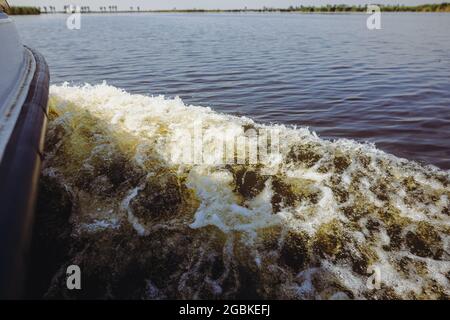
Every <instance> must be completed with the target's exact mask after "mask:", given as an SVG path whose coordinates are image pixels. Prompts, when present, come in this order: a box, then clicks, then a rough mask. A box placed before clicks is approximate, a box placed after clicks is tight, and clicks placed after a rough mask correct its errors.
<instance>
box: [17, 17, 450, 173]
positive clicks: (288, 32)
mask: <svg viewBox="0 0 450 320" xmlns="http://www.w3.org/2000/svg"><path fill="white" fill-rule="evenodd" d="M366 18H367V16H366V15H359V14H356V15H299V14H235V15H233V14H140V15H137V14H135V15H128V14H120V15H86V16H83V17H82V27H81V30H79V31H70V30H67V29H66V28H65V16H63V15H42V16H39V17H15V19H16V21H17V25H18V27H19V31H20V33H21V35H22V37H23V40H24V42H25V43H27V44H28V45H31V46H34V47H36V48H37V49H38V50H40V51H41V52H42V53H43V54H44V55H45V56H46V58H47V60H48V62H49V65H50V68H51V75H52V82H53V83H61V82H64V81H72V82H74V83H85V82H87V83H99V82H101V81H102V80H107V82H108V83H109V84H112V85H114V86H116V87H120V88H124V89H126V90H127V91H129V92H132V93H145V94H153V95H158V94H164V95H167V96H169V97H173V96H180V97H181V98H182V99H183V100H184V101H185V102H186V103H192V104H196V105H202V106H211V107H212V108H214V109H215V110H219V111H224V112H227V113H234V114H245V115H248V116H250V117H251V118H253V119H255V120H256V121H260V122H279V123H284V124H295V125H300V126H310V127H311V128H312V129H313V130H315V131H317V132H318V133H320V134H321V136H323V137H329V138H337V137H346V138H352V139H356V140H360V141H370V142H375V143H376V144H377V146H378V147H380V148H381V149H383V150H386V151H388V152H391V153H393V154H395V155H398V156H402V157H406V158H408V159H415V160H419V161H423V162H425V163H432V164H435V165H437V166H439V167H441V168H450V144H449V143H448V142H449V141H450V112H449V103H450V80H449V79H450V34H449V33H448V32H447V31H448V30H449V29H450V15H448V14H384V15H383V16H382V28H383V29H382V30H378V31H369V30H367V29H366Z"/></svg>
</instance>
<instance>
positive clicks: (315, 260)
mask: <svg viewBox="0 0 450 320" xmlns="http://www.w3.org/2000/svg"><path fill="white" fill-rule="evenodd" d="M49 107H50V111H49V112H50V116H49V124H48V133H47V138H46V154H45V162H44V168H43V173H42V178H41V195H40V199H39V210H40V211H41V213H39V215H41V216H42V215H47V216H48V217H50V218H47V220H52V222H51V223H50V224H51V225H52V226H53V228H56V226H57V228H58V231H55V230H53V231H51V232H50V234H53V239H54V243H64V246H62V247H61V245H58V244H55V245H56V246H57V248H56V249H54V250H56V251H54V252H58V250H59V252H60V254H59V258H58V259H54V260H55V261H57V263H58V266H57V268H56V270H55V274H54V275H52V281H51V283H50V285H49V287H48V288H46V293H45V296H46V297H49V298H52V297H66V298H77V297H80V295H82V297H85V298H86V297H88V298H143V299H166V298H172V299H182V298H194V299H205V298H213V299H216V298H218V299H227V298H230V299H232V298H270V299H366V298H367V299H383V298H384V299H395V298H400V299H409V298H417V299H436V298H443V299H449V297H450V216H449V215H450V210H449V206H450V173H449V172H448V171H447V172H445V171H441V170H439V169H437V168H435V167H431V166H430V167H424V166H421V165H419V164H416V163H414V162H410V161H407V160H404V159H399V158H396V157H394V156H392V155H389V154H386V153H384V152H382V151H380V150H378V149H376V148H375V147H374V146H373V145H367V144H358V143H356V142H354V141H351V140H344V139H339V140H336V141H327V140H324V139H321V138H319V137H317V136H316V135H315V134H314V133H312V132H310V131H309V130H308V129H306V128H294V127H285V126H282V125H272V126H267V125H260V124H257V123H254V122H253V121H252V120H251V119H248V118H244V117H233V116H229V115H225V114H220V113H217V112H215V111H212V110H211V109H209V108H205V107H197V106H187V105H185V104H184V103H183V102H182V101H181V100H180V99H165V98H164V97H148V96H143V95H132V94H128V93H126V92H124V91H122V90H120V89H117V88H115V87H112V86H108V85H106V84H102V85H97V86H90V85H86V86H83V87H74V86H69V85H61V86H52V87H51V96H50V102H49ZM198 123H201V126H202V127H201V130H202V132H203V136H202V138H201V140H200V141H197V143H200V144H201V145H202V148H203V149H202V150H203V152H205V150H210V149H211V144H212V141H213V140H214V139H213V138H214V137H219V136H220V137H222V138H223V139H224V140H235V139H239V137H242V136H245V135H246V132H247V129H249V128H252V129H253V130H256V131H257V132H258V131H259V130H264V129H268V128H271V129H276V130H277V133H278V134H279V136H278V138H279V139H278V140H272V141H271V144H272V145H271V147H274V144H276V143H279V144H283V146H282V148H281V147H280V148H273V149H274V150H278V151H277V152H273V153H272V154H270V157H268V159H267V161H265V162H264V163H257V164H250V163H248V162H245V161H244V162H243V163H240V164H239V163H226V164H217V163H211V164H207V163H201V164H186V163H177V162H173V161H171V160H170V159H172V158H171V156H170V154H169V153H171V152H173V150H177V149H181V148H183V145H185V144H187V143H190V142H192V141H191V140H192V139H195V134H194V133H193V134H192V135H187V134H186V132H187V133H189V132H191V131H194V130H196V128H195V125H196V124H197V125H198ZM181 132H183V134H180V133H181ZM46 234H47V237H48V234H49V233H48V232H47V233H46ZM47 241H49V240H47ZM49 246H51V244H49ZM58 246H59V247H58ZM70 264H78V265H80V267H81V269H82V270H83V281H84V282H83V290H82V291H81V293H78V292H71V291H67V290H65V289H63V288H65V285H64V284H63V283H65V268H66V267H67V265H70Z"/></svg>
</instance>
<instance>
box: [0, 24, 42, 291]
mask: <svg viewBox="0 0 450 320" xmlns="http://www.w3.org/2000/svg"><path fill="white" fill-rule="evenodd" d="M0 32H2V30H1V28H0ZM7 45H8V43H6V44H5V47H6V46H7ZM2 46H3V45H2ZM22 49H23V55H24V57H26V58H25V59H24V61H31V65H32V67H30V66H28V67H27V66H22V68H24V69H25V70H19V72H23V73H24V77H25V78H29V81H17V84H16V86H20V88H19V89H18V93H17V94H16V96H15V97H14V100H12V101H13V103H11V100H10V99H4V100H3V101H0V111H1V114H0V117H1V119H0V120H3V122H2V125H3V126H2V130H1V131H0V136H1V140H2V145H1V150H0V151H1V153H0V156H1V157H0V298H3V299H5V298H6V299H8V298H12V299H14V298H20V297H21V294H22V288H23V283H24V281H25V274H26V263H27V254H28V248H29V243H30V238H31V231H32V225H33V216H34V205H35V200H36V195H37V186H38V179H39V174H40V166H41V162H42V152H43V147H44V146H43V144H44V135H45V129H46V123H47V102H48V92H49V79H50V77H49V70H48V66H47V63H46V62H45V59H44V58H43V56H42V55H41V54H39V53H38V52H36V51H34V50H32V49H30V48H26V47H23V46H22ZM3 50H4V49H3V48H2V49H0V54H3V55H4V54H5V51H3ZM5 50H6V49H5ZM2 51H3V52H2ZM28 59H29V60H28ZM8 76H11V78H13V77H15V76H16V75H10V74H7V73H2V74H0V77H8ZM2 81H4V82H5V81H8V79H2ZM15 89H17V88H12V90H13V91H14V90H15Z"/></svg>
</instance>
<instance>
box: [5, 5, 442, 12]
mask: <svg viewBox="0 0 450 320" xmlns="http://www.w3.org/2000/svg"><path fill="white" fill-rule="evenodd" d="M67 7H69V6H64V11H66V10H67ZM379 7H380V8H381V11H382V12H450V3H447V2H444V3H440V4H423V5H418V6H404V5H379ZM366 10H367V7H366V6H362V5H359V6H348V5H344V4H341V5H327V6H321V7H317V6H298V7H294V6H290V7H289V8H269V7H264V8H262V9H247V8H245V9H232V10H220V9H217V10H205V9H184V10H183V9H182V10H177V9H176V8H174V9H172V10H151V11H149V12H180V13H201V12H205V13H208V12H210V13H215V12H217V13H219V12H303V13H333V12H365V11H366ZM99 11H100V12H105V13H106V12H118V8H117V6H113V5H111V6H101V7H99ZM129 11H133V12H144V11H143V10H141V9H140V8H139V7H136V8H134V7H130V9H129ZM41 12H42V13H55V12H56V8H55V7H54V6H48V7H45V6H44V7H42V8H38V7H18V6H13V7H10V8H9V9H7V12H6V13H7V14H10V15H14V14H40V13H41ZM81 12H84V13H88V12H94V11H91V9H90V7H81Z"/></svg>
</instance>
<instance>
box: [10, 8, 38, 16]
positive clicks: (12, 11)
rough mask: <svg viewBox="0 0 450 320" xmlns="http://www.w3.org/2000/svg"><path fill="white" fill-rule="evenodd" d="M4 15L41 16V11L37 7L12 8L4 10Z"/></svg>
mask: <svg viewBox="0 0 450 320" xmlns="http://www.w3.org/2000/svg"><path fill="white" fill-rule="evenodd" d="M6 14H8V15H19V14H23V15H25V14H41V9H40V8H38V7H22V6H13V7H9V8H6Z"/></svg>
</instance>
